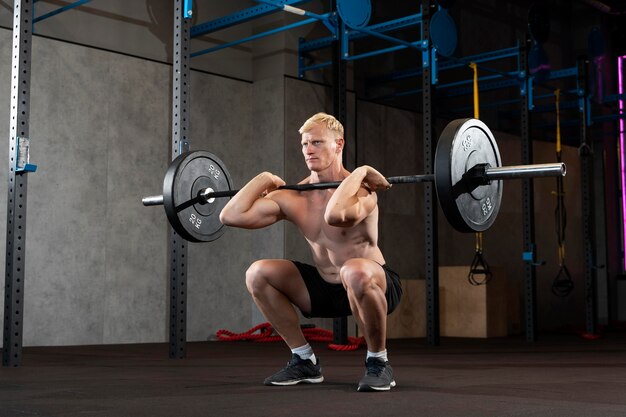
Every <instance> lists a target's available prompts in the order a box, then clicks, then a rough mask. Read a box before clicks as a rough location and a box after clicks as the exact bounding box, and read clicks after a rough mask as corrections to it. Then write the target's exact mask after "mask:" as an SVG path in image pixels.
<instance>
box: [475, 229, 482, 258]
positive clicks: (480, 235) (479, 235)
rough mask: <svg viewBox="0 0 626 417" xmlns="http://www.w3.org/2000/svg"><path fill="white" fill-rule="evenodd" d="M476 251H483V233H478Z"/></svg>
mask: <svg viewBox="0 0 626 417" xmlns="http://www.w3.org/2000/svg"><path fill="white" fill-rule="evenodd" d="M476 253H483V233H482V232H477V233H476Z"/></svg>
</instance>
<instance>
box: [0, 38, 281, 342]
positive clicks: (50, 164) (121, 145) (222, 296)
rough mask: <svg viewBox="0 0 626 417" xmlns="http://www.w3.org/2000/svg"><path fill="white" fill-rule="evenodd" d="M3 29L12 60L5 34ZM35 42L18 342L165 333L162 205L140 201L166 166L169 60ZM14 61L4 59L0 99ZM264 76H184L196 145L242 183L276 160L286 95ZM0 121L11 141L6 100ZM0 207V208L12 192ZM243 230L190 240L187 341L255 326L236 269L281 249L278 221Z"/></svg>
mask: <svg viewBox="0 0 626 417" xmlns="http://www.w3.org/2000/svg"><path fill="white" fill-rule="evenodd" d="M0 36H1V37H2V39H3V40H2V42H0V44H1V45H2V51H3V52H2V53H3V54H4V56H10V54H9V50H10V44H11V33H10V32H9V31H6V30H1V31H0ZM33 44H34V45H33V65H32V67H33V73H32V89H31V127H30V136H31V161H32V162H33V163H35V164H37V165H38V166H39V170H38V172H37V173H34V174H29V175H30V176H29V187H28V188H29V189H28V195H29V202H28V203H29V204H28V228H27V237H28V239H27V246H26V253H27V260H26V273H25V276H26V278H25V306H24V316H25V317H24V345H25V346H29V345H69V344H100V343H130V342H162V341H166V340H167V317H168V304H167V300H168V282H169V277H168V275H167V271H168V259H167V258H168V256H169V250H168V248H167V242H168V239H167V231H168V228H167V223H166V219H165V213H164V211H163V210H162V209H161V208H158V207H152V208H146V207H143V206H142V204H141V197H142V196H146V195H152V194H156V193H160V192H161V189H162V180H163V175H164V173H165V170H166V168H167V165H168V163H169V162H168V161H169V156H168V152H169V147H170V146H169V136H170V118H171V115H170V113H171V110H170V95H171V67H170V66H168V65H164V64H159V63H155V62H150V61H145V60H140V59H136V58H131V57H128V56H124V55H119V54H114V53H110V52H105V51H101V50H96V49H90V48H85V47H81V46H76V45H71V44H67V43H62V42H58V41H53V40H49V39H44V38H40V37H36V38H35V39H34V41H33ZM8 61H9V60H3V61H1V65H0V80H2V82H1V83H0V85H1V87H0V88H1V89H2V90H1V91H4V92H6V94H4V95H3V97H5V98H7V97H9V94H8V91H9V89H10V78H11V77H10V62H8ZM279 81H280V83H281V85H282V79H281V80H279ZM272 83H273V81H271V80H268V81H266V82H260V83H257V84H255V85H254V86H253V85H252V84H251V83H247V82H241V81H235V80H232V79H225V78H221V77H215V76H211V75H207V74H204V73H196V72H194V73H193V74H192V85H193V86H194V88H193V92H192V96H191V101H192V103H193V111H192V118H191V125H192V128H191V129H192V134H191V143H192V148H193V149H208V150H210V151H212V152H213V153H215V154H216V155H218V156H220V157H221V158H222V159H223V160H224V162H225V164H226V165H227V166H228V167H229V171H230V173H231V176H232V178H233V180H234V182H235V184H236V185H237V184H238V185H241V184H242V183H243V182H244V181H246V180H247V179H248V178H249V177H250V176H251V175H253V174H255V173H257V172H259V171H261V170H262V169H272V170H275V171H276V172H279V173H280V172H282V170H283V167H282V165H283V162H282V156H283V130H282V129H283V128H282V106H283V104H282V102H281V101H280V100H276V98H280V97H282V94H280V95H276V94H274V93H273V91H274V90H275V89H276V86H275V85H273V84H272ZM268 91H269V92H270V94H268ZM215 97H219V98H220V99H219V100H216V99H215ZM257 107H258V111H257ZM0 120H1V122H0V129H2V130H1V131H3V132H5V137H8V134H9V127H8V121H9V102H8V100H6V101H5V102H4V104H3V105H2V106H1V107H0ZM234 143H236V144H237V145H233V144H234ZM259 153H262V154H269V153H271V154H275V155H277V157H276V158H265V159H263V160H261V159H259V158H258V155H259ZM7 162H8V158H3V160H2V165H3V166H4V167H5V168H4V169H2V168H1V167H0V172H1V173H2V175H3V176H4V178H5V179H6V172H7V171H8V168H7V167H6V164H7ZM0 207H1V210H2V213H1V214H2V215H3V216H6V214H5V213H6V193H0ZM0 228H1V230H2V232H1V234H2V235H3V236H4V230H5V223H2V225H1V226H0ZM248 233H249V232H243V231H229V232H228V238H227V239H223V240H219V241H216V242H215V243H211V244H202V245H200V244H191V245H190V247H189V258H190V262H189V271H188V280H189V281H188V282H189V283H188V285H189V292H188V340H190V341H193V340H206V339H208V338H211V337H213V334H214V333H215V330H217V329H218V328H222V327H225V328H230V329H237V330H243V329H247V328H249V327H250V326H251V324H252V323H253V319H252V316H253V314H254V309H253V308H252V305H251V302H250V300H249V297H248V295H247V291H246V290H245V286H244V283H243V271H245V268H246V267H247V264H249V263H250V262H251V260H253V259H256V258H258V257H266V256H282V251H283V241H282V239H283V237H282V228H281V226H277V227H275V228H273V229H268V230H264V231H260V232H258V233H257V234H256V235H255V236H256V237H257V238H258V239H250V236H249V234H248ZM2 245H4V240H2ZM3 265H4V264H3ZM0 291H2V293H0V294H3V292H4V287H2V290H0ZM235 312H236V314H235ZM255 322H256V320H255Z"/></svg>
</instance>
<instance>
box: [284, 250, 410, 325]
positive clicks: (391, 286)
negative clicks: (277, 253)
mask: <svg viewBox="0 0 626 417" xmlns="http://www.w3.org/2000/svg"><path fill="white" fill-rule="evenodd" d="M291 262H293V263H294V265H295V266H296V267H297V268H298V271H300V275H302V279H303V280H304V284H305V285H306V288H307V290H309V297H310V298H311V311H310V312H306V311H303V312H302V315H303V316H304V317H307V318H311V317H344V316H351V315H352V310H351V309H350V302H349V301H348V293H347V292H346V289H345V288H344V287H343V284H331V283H329V282H327V281H324V278H322V276H321V275H320V273H319V272H318V271H317V268H316V267H314V266H313V265H308V264H303V263H301V262H298V261H291ZM381 266H382V267H383V270H384V271H385V278H386V280H387V291H386V292H385V298H387V314H391V313H392V312H393V310H395V309H396V307H397V306H398V304H400V298H401V297H402V285H401V284H400V278H399V277H398V274H396V273H395V272H394V271H392V270H391V269H389V268H388V267H387V266H386V265H381Z"/></svg>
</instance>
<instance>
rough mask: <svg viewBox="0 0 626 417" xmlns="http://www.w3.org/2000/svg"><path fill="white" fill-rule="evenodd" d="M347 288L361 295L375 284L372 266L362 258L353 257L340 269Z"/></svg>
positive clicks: (356, 294) (358, 295)
mask: <svg viewBox="0 0 626 417" xmlns="http://www.w3.org/2000/svg"><path fill="white" fill-rule="evenodd" d="M339 274H340V276H341V281H342V283H343V285H344V287H345V288H346V290H348V291H351V292H352V293H353V294H354V295H355V296H357V297H360V296H362V295H363V294H364V293H365V292H367V291H368V290H370V289H372V288H373V285H375V282H374V275H373V273H372V270H371V268H370V267H369V266H368V265H367V264H366V263H365V262H363V261H362V260H358V259H351V260H349V261H347V262H346V263H345V264H344V265H343V266H342V267H341V270H340V271H339Z"/></svg>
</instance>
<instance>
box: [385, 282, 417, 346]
mask: <svg viewBox="0 0 626 417" xmlns="http://www.w3.org/2000/svg"><path fill="white" fill-rule="evenodd" d="M400 282H401V284H402V299H401V300H400V304H399V305H398V307H396V309H395V311H394V312H393V313H391V314H390V315H389V316H387V338H388V339H409V338H416V337H426V293H425V292H424V280H423V279H402V280H400Z"/></svg>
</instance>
